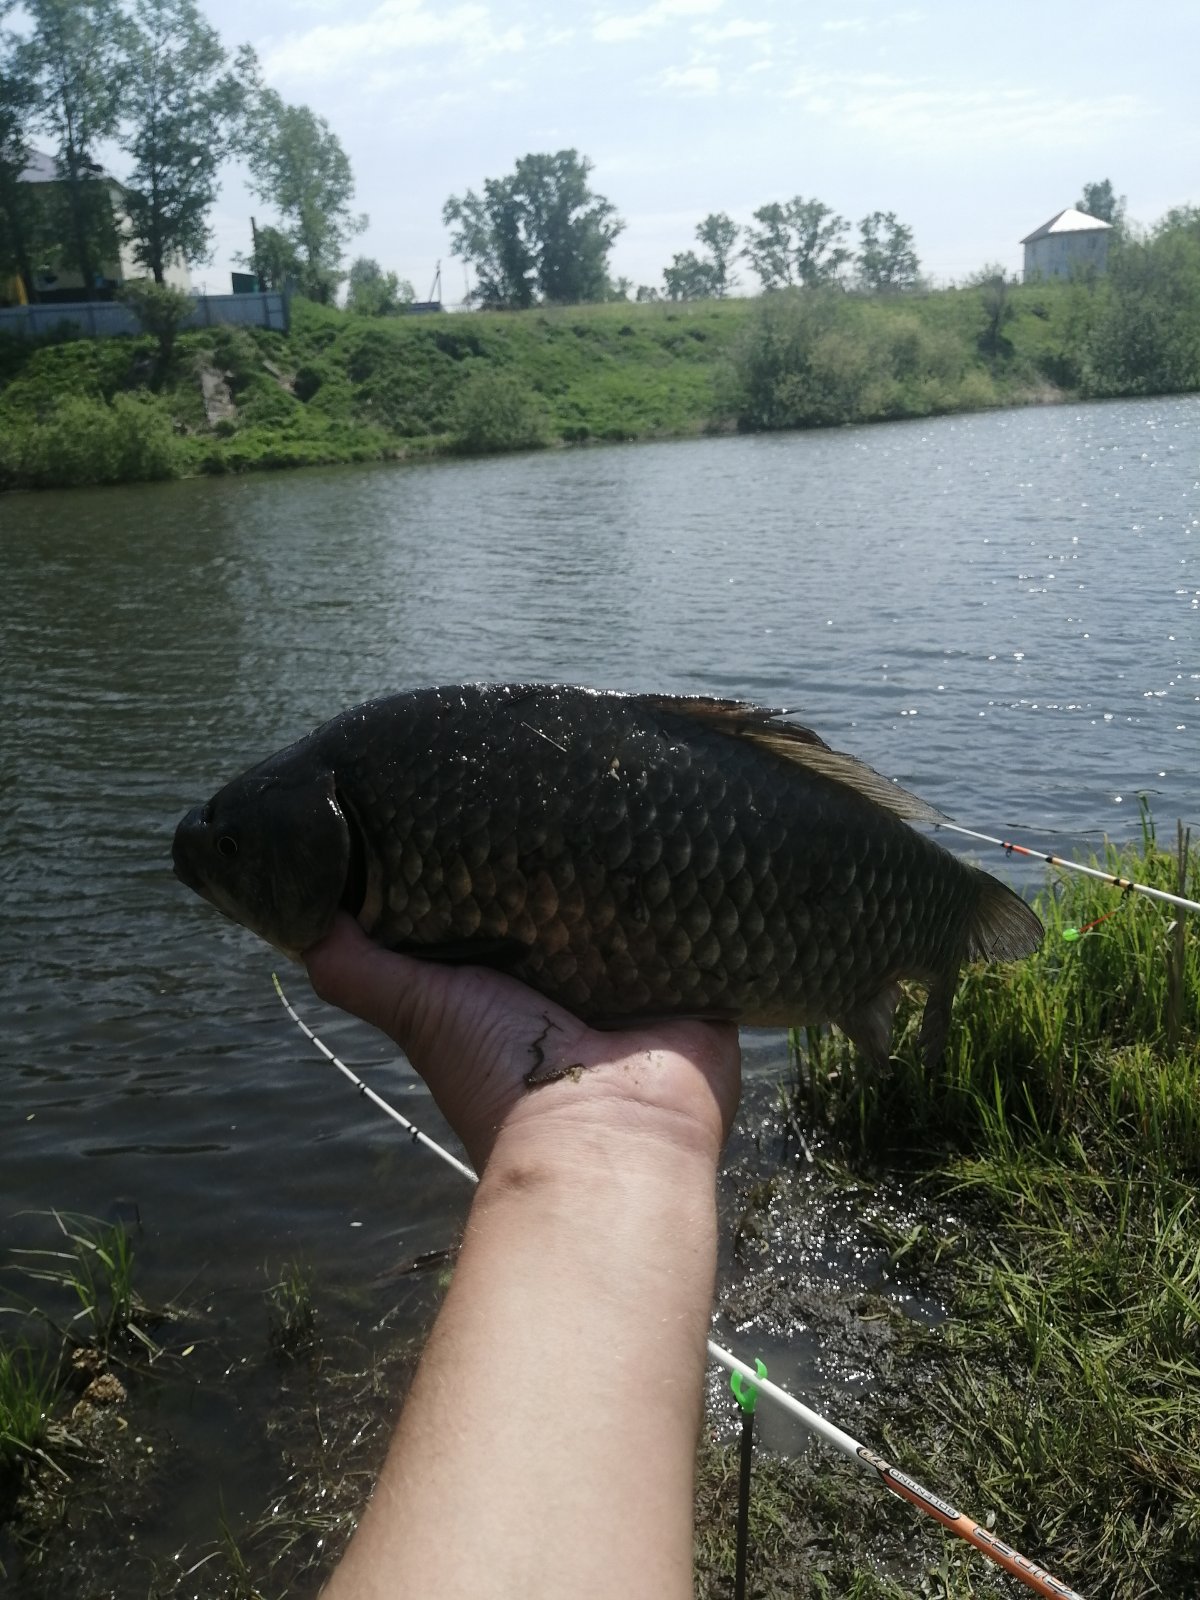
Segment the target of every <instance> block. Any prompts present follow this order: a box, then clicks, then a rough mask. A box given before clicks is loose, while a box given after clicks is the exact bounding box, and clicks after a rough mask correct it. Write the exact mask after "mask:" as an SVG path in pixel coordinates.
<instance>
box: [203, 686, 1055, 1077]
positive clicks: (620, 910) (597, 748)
mask: <svg viewBox="0 0 1200 1600" xmlns="http://www.w3.org/2000/svg"><path fill="white" fill-rule="evenodd" d="M939 816H940V814H939V813H938V812H936V811H934V810H933V809H932V808H931V807H929V806H927V805H926V804H925V803H924V802H923V801H921V800H918V799H917V798H916V797H915V796H914V795H911V794H909V793H907V792H906V791H905V790H904V789H901V788H899V787H898V786H897V785H896V784H893V783H891V782H889V781H888V780H887V779H885V778H883V777H881V776H880V775H879V774H878V773H876V772H873V771H872V770H871V769H870V768H869V767H866V766H864V765H863V764H862V763H861V762H860V761H858V760H856V759H855V758H854V757H852V756H848V755H844V754H842V753H840V752H838V751H835V750H832V749H830V747H829V746H828V745H827V744H826V743H825V742H824V740H822V739H820V738H818V736H817V735H816V734H815V733H812V732H811V731H810V730H808V729H807V728H802V727H800V726H798V725H797V724H795V723H793V722H790V721H787V720H785V719H784V718H783V716H782V714H780V713H776V712H772V711H767V710H763V709H761V708H759V707H755V706H752V705H747V704H743V703H741V702H737V701H730V700H714V699H706V698H702V697H675V696H666V695H652V694H632V695H631V694H616V693H609V692H598V691H594V690H589V689H579V688H567V687H562V686H558V685H553V684H473V685H461V686H456V687H443V688H426V689H417V690H414V691H412V692H409V693H405V694H398V695H393V696H391V697H389V698H386V699H380V700H373V701H370V702H369V703H367V704H365V705H360V706H356V707H353V708H352V709H350V710H348V711H344V712H342V713H341V715H339V716H336V717H334V718H333V719H332V720H331V721H329V722H326V723H324V724H323V725H322V726H321V727H319V728H317V729H316V730H315V731H314V732H312V733H310V734H309V735H308V736H307V738H304V739H301V740H300V741H299V742H298V743H296V744H293V745H291V746H290V747H289V748H288V749H286V750H283V751H281V752H280V753H279V754H278V755H274V756H271V757H269V758H268V759H267V760H266V761H264V762H262V763H261V764H260V765H258V766H256V767H253V768H251V770H250V771H248V772H246V773H244V774H243V775H242V776H241V777H239V778H235V779H234V780H233V781H232V782H231V783H229V784H227V785H226V786H225V787H224V788H223V789H221V790H219V791H218V793H217V794H215V795H214V796H213V798H212V799H211V800H210V801H209V802H208V803H207V804H206V805H203V806H197V807H196V808H195V809H194V810H192V811H190V812H189V813H188V815H187V816H186V817H185V818H184V819H183V821H182V822H181V823H180V824H179V826H178V828H177V830H176V833H175V841H174V849H173V856H174V862H175V871H176V873H177V875H178V876H179V878H180V879H181V880H182V881H183V882H184V883H185V884H187V885H188V887H189V888H192V889H194V890H196V892H197V893H198V894H201V895H203V896H204V898H205V899H206V900H209V901H211V903H212V904H213V905H215V906H216V907H217V908H218V909H219V910H221V911H223V912H224V913H225V914H226V915H227V916H229V917H232V918H233V919H234V920H235V921H237V922H239V923H242V924H243V925H244V926H245V927H247V928H250V929H251V930H253V932H255V933H257V934H259V935H261V936H262V937H263V938H264V939H266V940H269V941H270V943H271V944H273V945H275V946H276V947H277V948H278V949H280V950H282V951H284V952H285V953H287V954H288V955H291V956H298V955H299V954H300V953H301V952H302V951H304V950H305V949H307V948H308V947H309V946H311V945H312V944H314V943H316V941H317V940H318V939H320V938H321V937H322V936H323V935H324V934H325V933H326V932H327V931H328V930H329V928H330V926H331V924H332V922H333V918H334V916H335V914H336V913H337V911H338V909H339V908H343V909H345V910H347V911H349V912H350V913H351V914H352V915H354V916H355V917H357V919H358V921H359V923H360V924H361V925H362V927H363V928H364V929H365V930H366V932H367V933H368V934H369V935H370V936H371V937H372V938H373V939H375V940H377V941H378V942H379V943H380V944H383V945H386V946H387V947H388V948H390V949H395V950H402V951H405V952H406V953H408V954H412V955H418V956H425V957H428V958H430V959H432V960H442V961H458V962H473V963H478V964H481V965H486V966H495V967H500V968H502V969H503V970H504V971H506V972H509V973H511V974H512V975H513V976H514V977H517V978H519V979H521V980H523V981H524V982H525V983H528V984H530V985H532V987H533V988H535V989H537V990H539V991H540V992H541V993H542V994H544V995H546V996H547V997H548V998H550V999H552V1000H554V1001H556V1002H557V1003H558V1004H560V1005H563V1006H565V1007H566V1008H567V1009H569V1010H571V1011H573V1012H575V1014H576V1015H577V1016H579V1017H580V1018H582V1019H583V1020H584V1021H585V1022H589V1023H592V1024H593V1025H596V1026H601V1027H605V1026H606V1027H619V1026H623V1025H628V1024H632V1023H635V1022H637V1021H644V1020H649V1019H652V1018H665V1017H704V1018H712V1019H724V1020H730V1021H733V1022H738V1023H745V1024H748V1025H753V1026H786V1025H801V1024H807V1025H814V1024H817V1023H823V1022H833V1023H834V1024H836V1025H837V1027H839V1028H840V1029H842V1031H843V1032H845V1033H846V1034H848V1035H849V1036H850V1038H851V1039H853V1040H854V1042H855V1044H857V1045H858V1047H859V1048H860V1050H861V1051H862V1052H863V1054H864V1055H865V1056H866V1057H867V1059H868V1060H869V1061H870V1062H871V1063H873V1064H874V1065H876V1066H881V1065H883V1064H884V1063H886V1061H887V1058H888V1055H889V1052H890V1048H891V1038H892V1026H893V1019H894V1014H895V1010H896V1005H897V1003H898V1000H899V996H900V982H901V980H902V979H912V980H915V981H916V982H918V983H920V984H922V985H924V986H925V987H926V989H927V991H928V998H927V1001H926V1006H925V1014H924V1019H923V1022H922V1029H921V1043H922V1048H923V1051H924V1054H925V1057H926V1059H927V1060H928V1061H931V1062H932V1061H936V1059H937V1058H938V1057H939V1056H940V1055H941V1052H942V1049H943V1046H944V1043H945V1039H946V1031H947V1028H948V1026H949V1019H950V1007H951V1003H952V1001H953V998H954V991H955V987H956V985H957V981H958V975H959V971H960V969H961V967H962V964H963V962H964V961H972V960H991V961H1008V960H1013V959H1016V958H1018V957H1021V956H1024V955H1028V954H1029V953H1030V952H1032V951H1033V950H1034V949H1036V948H1037V946H1038V944H1039V942H1040V940H1041V936H1042V927H1041V923H1040V922H1039V921H1038V919H1037V917H1036V916H1035V915H1034V913H1033V912H1032V911H1031V910H1030V908H1029V907H1028V906H1027V905H1026V904H1025V902H1024V901H1023V900H1022V899H1021V898H1020V896H1019V895H1017V894H1015V893H1013V891H1012V890H1011V889H1009V888H1007V887H1006V886H1005V885H1004V884H1002V883H1000V882H999V881H998V880H997V879H995V878H993V877H991V876H990V875H989V874H988V873H986V872H982V871H980V870H979V869H978V868H976V867H973V866H970V865H968V864H967V863H965V862H963V861H960V860H958V859H957V857H955V856H953V855H951V854H950V853H949V852H948V851H947V850H944V849H943V848H942V847H941V846H940V845H938V844H936V843H935V842H934V841H933V840H932V839H930V838H928V837H926V836H925V835H924V834H922V833H920V832H918V831H917V830H916V829H915V828H914V827H912V826H911V825H910V824H912V823H914V822H935V821H937V820H939Z"/></svg>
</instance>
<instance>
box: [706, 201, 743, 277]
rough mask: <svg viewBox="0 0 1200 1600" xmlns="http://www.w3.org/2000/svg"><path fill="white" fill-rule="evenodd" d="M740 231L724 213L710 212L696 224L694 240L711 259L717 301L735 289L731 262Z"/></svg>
mask: <svg viewBox="0 0 1200 1600" xmlns="http://www.w3.org/2000/svg"><path fill="white" fill-rule="evenodd" d="M741 231H742V230H741V229H740V228H739V227H738V225H737V223H736V222H735V221H734V220H733V218H732V217H730V216H727V215H726V214H725V212H724V211H711V212H709V214H708V216H707V217H705V219H704V221H703V222H701V223H699V224H697V227H696V238H697V239H698V240H699V241H700V243H701V244H702V245H703V246H704V248H705V249H706V250H707V251H708V253H709V256H710V257H711V270H712V283H713V288H712V292H713V294H714V295H715V296H716V297H717V298H718V299H724V297H725V296H726V295H727V294H728V293H729V291H730V289H733V288H736V287H737V277H736V275H735V274H734V272H733V270H732V262H733V260H734V255H735V250H736V246H737V242H738V235H739V234H740V233H741Z"/></svg>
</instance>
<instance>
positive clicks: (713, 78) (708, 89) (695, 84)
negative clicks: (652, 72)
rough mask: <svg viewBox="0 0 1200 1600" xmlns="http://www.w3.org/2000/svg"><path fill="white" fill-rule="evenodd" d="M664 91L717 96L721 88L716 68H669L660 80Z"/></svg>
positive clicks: (719, 75)
mask: <svg viewBox="0 0 1200 1600" xmlns="http://www.w3.org/2000/svg"><path fill="white" fill-rule="evenodd" d="M659 83H660V85H661V87H662V88H664V89H684V90H686V91H687V92H688V93H690V94H715V93H716V92H717V90H718V89H719V88H720V87H721V74H720V73H719V72H718V71H717V69H716V67H668V68H667V70H666V71H665V72H664V73H663V75H662V77H661V78H660V79H659Z"/></svg>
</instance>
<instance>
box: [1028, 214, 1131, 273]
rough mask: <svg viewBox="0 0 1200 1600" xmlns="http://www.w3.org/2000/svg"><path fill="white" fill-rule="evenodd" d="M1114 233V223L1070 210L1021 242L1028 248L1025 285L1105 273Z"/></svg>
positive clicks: (1037, 229) (1051, 219)
mask: <svg viewBox="0 0 1200 1600" xmlns="http://www.w3.org/2000/svg"><path fill="white" fill-rule="evenodd" d="M1112 231H1113V227H1112V223H1111V222H1102V221H1101V219H1100V218H1099V217H1092V216H1089V215H1088V213H1087V212H1086V211H1077V210H1076V209H1075V207H1074V206H1068V207H1067V209H1066V210H1065V211H1060V212H1059V213H1058V215H1057V216H1053V217H1051V218H1050V221H1049V222H1043V223H1042V225H1041V227H1040V228H1035V229H1034V231H1033V232H1032V233H1030V234H1027V235H1026V237H1025V238H1024V239H1022V240H1021V243H1022V244H1023V245H1024V246H1025V282H1026V283H1031V282H1033V281H1034V280H1035V279H1037V278H1071V277H1074V276H1075V274H1076V273H1080V272H1091V273H1101V272H1104V271H1105V270H1106V268H1107V266H1108V241H1109V239H1110V238H1111V236H1112Z"/></svg>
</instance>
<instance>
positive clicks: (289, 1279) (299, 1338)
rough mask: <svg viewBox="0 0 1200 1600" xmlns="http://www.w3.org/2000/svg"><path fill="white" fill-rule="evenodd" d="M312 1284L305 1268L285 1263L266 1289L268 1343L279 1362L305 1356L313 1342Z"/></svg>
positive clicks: (293, 1263)
mask: <svg viewBox="0 0 1200 1600" xmlns="http://www.w3.org/2000/svg"><path fill="white" fill-rule="evenodd" d="M312 1282H313V1280H312V1273H311V1272H310V1271H309V1270H308V1269H307V1268H306V1267H303V1266H300V1265H299V1264H298V1263H297V1262H288V1263H286V1264H285V1265H284V1266H283V1268H282V1269H281V1271H280V1274H279V1277H278V1278H277V1279H276V1281H275V1282H274V1283H272V1284H270V1285H269V1286H268V1288H267V1290H266V1293H265V1296H264V1298H265V1299H266V1303H267V1342H268V1344H269V1345H270V1347H271V1352H272V1354H273V1355H275V1356H276V1357H277V1358H278V1359H279V1360H282V1361H292V1360H295V1359H296V1358H297V1357H298V1356H302V1355H306V1354H308V1353H309V1352H311V1350H312V1349H313V1346H314V1344H315V1342H316V1330H317V1313H316V1307H315V1305H314V1302H313V1292H312Z"/></svg>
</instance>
